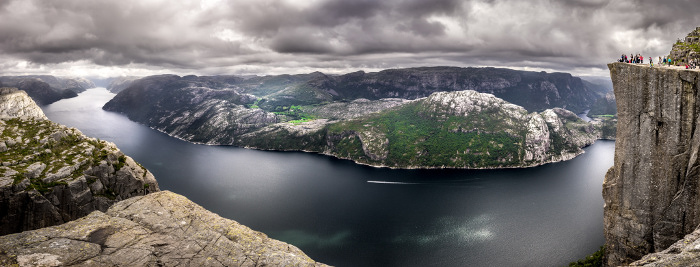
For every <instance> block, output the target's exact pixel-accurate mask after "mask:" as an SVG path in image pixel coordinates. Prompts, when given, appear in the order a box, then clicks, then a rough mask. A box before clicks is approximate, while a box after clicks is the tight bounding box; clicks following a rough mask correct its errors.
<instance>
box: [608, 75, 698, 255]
mask: <svg viewBox="0 0 700 267" xmlns="http://www.w3.org/2000/svg"><path fill="white" fill-rule="evenodd" d="M608 67H609V68H610V76H611V78H612V81H613V85H614V89H615V97H616V99H617V107H618V122H619V123H618V124H617V141H616V145H615V165H614V166H613V167H612V168H611V169H610V170H609V171H608V173H607V174H606V176H605V182H604V184H603V198H604V200H605V208H604V214H605V215H604V224H605V228H604V229H605V238H606V263H607V265H608V266H617V265H620V264H629V263H631V262H632V261H634V260H638V259H640V258H641V257H642V256H644V255H645V254H648V253H652V252H660V251H662V250H664V249H666V248H668V247H669V246H670V245H671V244H673V243H674V242H676V241H677V240H679V239H681V238H683V236H685V235H686V234H689V233H691V232H692V231H693V230H694V229H695V228H696V227H697V226H698V224H700V194H699V193H700V172H699V171H700V168H699V167H700V157H698V156H699V155H698V154H699V153H700V131H699V130H698V125H700V116H699V115H700V94H698V91H699V89H700V87H699V84H700V72H699V71H694V70H681V69H674V68H650V67H648V66H643V65H634V64H625V63H612V64H609V65H608ZM699 260H700V259H699Z"/></svg>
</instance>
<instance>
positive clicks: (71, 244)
mask: <svg viewBox="0 0 700 267" xmlns="http://www.w3.org/2000/svg"><path fill="white" fill-rule="evenodd" d="M0 265H2V266H16V265H19V266H326V265H325V264H321V263H317V262H314V261H313V260H312V259H310V258H309V257H308V256H306V255H305V254H304V253H303V252H302V251H301V250H299V249H298V248H297V247H295V246H292V245H289V244H286V243H283V242H280V241H277V240H274V239H270V238H268V237H267V236H266V235H265V234H263V233H260V232H256V231H253V230H251V229H250V228H248V227H246V226H244V225H241V224H239V223H237V222H235V221H232V220H228V219H224V218H222V217H220V216H218V215H216V214H214V213H212V212H210V211H208V210H206V209H204V208H202V207H201V206H199V205H197V204H195V203H193V202H192V201H190V200H188V199H187V198H185V197H183V196H180V195H177V194H174V193H172V192H168V191H162V192H158V193H152V194H149V195H146V196H138V197H133V198H130V199H127V200H124V201H121V202H119V203H117V204H115V205H113V206H112V207H111V208H109V210H107V211H106V212H100V211H95V212H92V213H90V214H89V215H87V216H85V217H83V218H80V219H78V220H75V221H72V222H69V223H66V224H62V225H58V226H53V227H48V228H42V229H39V230H34V231H27V232H22V233H18V234H12V235H6V236H0Z"/></svg>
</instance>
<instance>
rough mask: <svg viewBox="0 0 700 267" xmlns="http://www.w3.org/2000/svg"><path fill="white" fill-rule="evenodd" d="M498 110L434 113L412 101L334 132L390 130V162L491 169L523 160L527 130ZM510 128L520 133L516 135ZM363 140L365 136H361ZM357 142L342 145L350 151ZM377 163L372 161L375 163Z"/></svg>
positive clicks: (331, 129) (332, 129)
mask: <svg viewBox="0 0 700 267" xmlns="http://www.w3.org/2000/svg"><path fill="white" fill-rule="evenodd" d="M499 116H500V114H498V113H497V110H492V111H488V112H482V113H477V114H474V115H473V116H467V117H462V116H451V115H448V114H443V113H440V112H429V111H426V110H424V109H423V107H422V106H421V105H420V103H412V104H407V105H404V106H402V107H401V108H398V109H392V110H388V111H385V112H382V113H379V114H376V115H372V116H369V117H366V118H363V119H360V120H353V121H347V122H342V123H337V124H334V125H331V127H329V135H331V136H333V135H340V133H342V132H344V131H354V132H370V133H371V132H375V133H385V135H386V138H387V139H388V141H389V143H388V146H387V149H388V156H387V159H386V160H385V163H388V165H390V166H416V165H420V166H433V167H440V166H447V167H464V166H467V167H475V168H476V167H491V166H512V165H517V164H519V163H520V160H521V158H522V157H521V154H522V153H521V150H522V143H523V141H524V132H523V131H524V130H525V129H524V128H523V129H517V128H518V127H517V126H516V127H515V128H513V127H507V126H505V125H504V122H503V120H502V119H501V118H500V117H499ZM505 128H511V130H513V131H515V132H518V133H519V134H516V135H512V134H509V133H506V132H505V131H504V129H505ZM358 141H359V140H358ZM351 144H352V146H351V147H355V146H357V145H355V144H354V142H353V143H347V142H346V143H342V142H338V143H336V147H337V148H341V149H345V150H346V151H336V152H338V153H339V154H341V155H343V154H345V153H348V152H349V151H347V149H349V147H348V146H349V145H351ZM370 163H372V162H370Z"/></svg>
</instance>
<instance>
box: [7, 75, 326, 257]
mask: <svg viewBox="0 0 700 267" xmlns="http://www.w3.org/2000/svg"><path fill="white" fill-rule="evenodd" d="M158 191H159V188H158V183H157V182H156V180H155V178H154V177H153V175H152V174H151V173H150V172H149V171H148V170H146V168H144V167H143V166H141V165H139V164H138V163H136V162H135V161H134V160H132V159H131V158H129V157H128V156H126V155H124V154H123V153H122V152H121V151H119V149H118V148H117V147H116V146H115V145H114V144H112V143H109V142H106V141H101V140H97V139H94V138H90V137H87V136H85V135H83V134H82V133H80V131H78V130H77V129H75V128H69V127H66V126H63V125H59V124H56V123H53V122H51V121H50V120H48V119H47V118H46V116H44V113H43V112H42V111H41V108H39V106H37V105H36V103H35V102H34V101H32V99H31V98H30V97H29V96H28V95H27V93H25V92H24V91H19V90H17V89H15V88H0V235H5V236H0V266H325V265H324V264H321V263H316V262H315V261H313V260H312V259H310V258H309V257H308V256H306V255H305V254H304V253H303V252H302V251H301V250H299V249H298V248H296V247H294V246H292V245H289V244H286V243H283V242H281V241H277V240H273V239H270V238H268V237H267V236H266V235H265V234H263V233H260V232H256V231H253V230H251V229H249V228H248V227H245V226H243V225H240V224H239V223H237V222H235V221H232V220H228V219H224V218H221V217H220V216H218V215H216V214H214V213H212V212H210V211H207V210H206V209H204V208H202V207H201V206H199V205H197V204H195V203H193V202H192V201H190V200H188V199H187V198H185V197H184V196H180V195H177V194H175V193H172V192H167V191H166V192H158ZM61 223H63V224H61ZM58 224H60V225H58ZM47 226H51V227H47ZM41 227H45V228H41ZM37 228H41V229H37ZM33 229H37V230H33ZM29 230H31V231H29ZM21 231H24V232H21ZM18 232H21V233H18ZM12 233H14V234H12Z"/></svg>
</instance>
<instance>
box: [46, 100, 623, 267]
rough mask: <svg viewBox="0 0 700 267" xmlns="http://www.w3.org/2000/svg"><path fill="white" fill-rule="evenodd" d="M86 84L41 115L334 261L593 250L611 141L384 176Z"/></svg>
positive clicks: (551, 260)
mask: <svg viewBox="0 0 700 267" xmlns="http://www.w3.org/2000/svg"><path fill="white" fill-rule="evenodd" d="M111 97H113V94H111V93H109V92H107V91H106V90H104V89H90V90H88V91H86V92H84V93H81V94H80V95H79V96H78V97H76V98H71V99H65V100H61V101H58V102H56V103H54V104H52V105H49V106H46V107H44V112H45V113H46V114H47V116H48V117H49V118H50V119H52V120H54V121H56V122H59V123H62V124H66V125H69V126H73V127H77V128H78V129H80V130H81V131H82V132H83V133H85V134H87V135H89V136H93V137H97V138H101V139H104V140H108V141H111V142H114V143H116V144H117V145H118V146H119V148H120V149H121V150H122V151H124V153H126V154H128V155H130V156H131V157H133V158H134V159H135V160H136V161H138V162H140V163H141V164H143V165H144V166H145V167H147V168H148V169H149V170H150V171H151V172H153V173H154V175H155V176H156V178H157V179H158V182H159V184H160V187H161V188H162V189H164V190H171V191H174V192H176V193H179V194H182V195H185V196H187V197H188V198H190V199H191V200H193V201H194V202H196V203H198V204H200V205H202V206H204V207H205V208H207V209H209V210H211V211H213V212H216V213H217V214H219V215H221V216H224V217H227V218H231V219H234V220H236V221H238V222H240V223H242V224H245V225H247V226H249V227H251V228H252V229H254V230H258V231H262V232H264V233H266V234H268V235H269V236H270V237H272V238H277V239H280V240H283V241H286V242H290V243H292V244H294V245H296V246H298V247H299V248H301V249H302V250H304V252H305V253H307V254H308V255H309V256H310V257H312V258H313V259H315V260H318V261H321V262H324V263H328V264H332V265H336V266H561V265H566V264H567V263H568V262H570V261H573V260H577V259H579V258H582V257H584V256H585V255H587V254H590V253H592V252H594V251H596V250H597V249H598V247H599V246H601V245H602V244H603V242H604V238H603V199H602V197H601V189H602V182H603V177H604V175H605V172H606V171H607V169H608V168H609V167H610V166H612V164H613V151H614V145H615V143H614V142H611V141H598V142H597V143H596V144H594V145H592V146H590V147H588V148H586V153H585V154H583V155H581V156H579V157H577V158H576V159H574V160H571V161H567V162H560V163H554V164H547V165H544V166H541V167H536V168H528V169H505V170H392V169H385V168H373V167H368V166H361V165H357V164H354V163H352V162H349V161H346V160H338V159H333V158H330V157H326V156H321V155H316V154H310V153H302V152H268V151H256V150H247V149H242V148H235V147H225V146H204V145H194V144H190V143H187V142H184V141H181V140H177V139H174V138H171V137H168V136H167V135H165V134H162V133H159V132H157V131H154V130H151V129H149V128H147V127H144V126H142V125H139V124H136V123H134V122H131V121H129V120H128V119H127V118H126V117H124V116H122V115H120V114H116V113H112V112H105V111H102V110H101V106H102V105H103V103H105V102H107V101H108V100H109V99H110V98H111Z"/></svg>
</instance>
